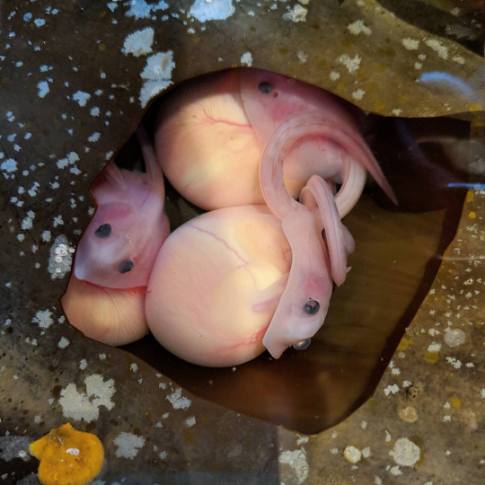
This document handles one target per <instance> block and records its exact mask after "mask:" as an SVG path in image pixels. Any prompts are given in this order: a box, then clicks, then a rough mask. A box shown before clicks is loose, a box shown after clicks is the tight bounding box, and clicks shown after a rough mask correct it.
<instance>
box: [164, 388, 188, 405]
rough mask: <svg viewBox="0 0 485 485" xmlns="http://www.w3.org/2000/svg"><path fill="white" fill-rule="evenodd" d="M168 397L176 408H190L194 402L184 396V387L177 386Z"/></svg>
mask: <svg viewBox="0 0 485 485" xmlns="http://www.w3.org/2000/svg"><path fill="white" fill-rule="evenodd" d="M166 399H167V401H169V402H170V404H171V405H172V407H173V408H174V409H188V408H189V407H190V406H191V404H192V401H191V400H190V399H189V398H187V397H185V396H182V388H180V387H177V388H176V389H175V391H173V392H172V393H171V394H169V395H168V396H167V397H166Z"/></svg>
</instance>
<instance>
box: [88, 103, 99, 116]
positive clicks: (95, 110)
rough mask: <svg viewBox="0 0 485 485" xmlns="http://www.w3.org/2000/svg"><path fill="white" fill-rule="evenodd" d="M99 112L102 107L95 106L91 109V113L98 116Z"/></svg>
mask: <svg viewBox="0 0 485 485" xmlns="http://www.w3.org/2000/svg"><path fill="white" fill-rule="evenodd" d="M99 113H100V109H99V108H98V107H97V106H94V107H92V108H91V109H90V110H89V114H90V115H91V116H94V117H96V118H97V117H98V116H99Z"/></svg>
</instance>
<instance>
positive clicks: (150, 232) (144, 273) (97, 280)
mask: <svg viewBox="0 0 485 485" xmlns="http://www.w3.org/2000/svg"><path fill="white" fill-rule="evenodd" d="M139 137H140V139H141V142H142V149H143V154H144V158H145V164H146V167H147V171H146V173H141V172H130V171H128V170H122V169H119V168H117V166H116V165H115V164H114V163H111V164H110V165H109V166H108V167H107V168H106V169H105V170H104V171H103V172H102V174H101V175H100V177H99V178H98V180H97V181H96V182H95V184H94V186H93V187H92V193H93V196H94V199H95V201H96V204H97V210H96V213H95V214H94V217H93V219H92V220H91V222H90V223H89V225H88V227H87V229H86V231H85V232H84V234H83V236H82V238H81V240H80V241H79V245H78V248H77V251H76V258H75V261H74V275H75V277H76V278H78V279H79V280H83V281H87V282H90V283H93V284H95V285H98V286H102V287H105V288H115V289H116V288H117V289H122V288H123V289H126V288H136V287H140V286H146V285H147V282H148V276H149V274H150V271H151V268H152V265H153V261H154V259H155V257H156V255H157V253H158V250H159V248H160V246H161V244H162V241H163V239H164V237H166V234H165V232H166V227H165V225H166V221H165V222H164V197H165V190H164V183H163V177H162V172H161V170H160V167H159V165H158V163H157V162H156V159H155V155H154V153H153V149H152V148H151V145H150V144H149V142H148V139H147V138H146V135H144V133H143V132H141V133H139ZM103 228H104V229H105V230H104V232H103ZM106 228H109V229H106Z"/></svg>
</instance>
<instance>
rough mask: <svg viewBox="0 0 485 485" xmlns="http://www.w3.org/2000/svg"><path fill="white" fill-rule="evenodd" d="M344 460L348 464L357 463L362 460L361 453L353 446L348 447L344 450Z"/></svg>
mask: <svg viewBox="0 0 485 485" xmlns="http://www.w3.org/2000/svg"><path fill="white" fill-rule="evenodd" d="M344 458H345V459H346V460H347V461H348V462H349V463H353V464H355V463H359V461H360V460H361V459H362V452H361V451H360V450H359V449H358V448H356V447H355V446H352V445H349V446H346V447H345V449H344Z"/></svg>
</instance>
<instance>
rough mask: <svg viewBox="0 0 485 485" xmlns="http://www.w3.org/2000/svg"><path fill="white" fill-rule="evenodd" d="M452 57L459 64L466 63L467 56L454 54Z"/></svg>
mask: <svg viewBox="0 0 485 485" xmlns="http://www.w3.org/2000/svg"><path fill="white" fill-rule="evenodd" d="M451 59H452V60H453V61H455V62H456V63H457V64H465V58H464V57H462V56H453V57H452V58H451Z"/></svg>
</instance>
